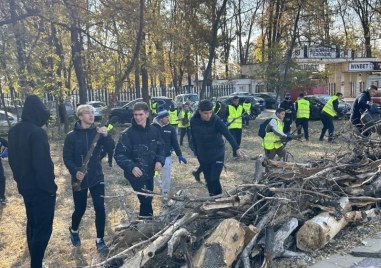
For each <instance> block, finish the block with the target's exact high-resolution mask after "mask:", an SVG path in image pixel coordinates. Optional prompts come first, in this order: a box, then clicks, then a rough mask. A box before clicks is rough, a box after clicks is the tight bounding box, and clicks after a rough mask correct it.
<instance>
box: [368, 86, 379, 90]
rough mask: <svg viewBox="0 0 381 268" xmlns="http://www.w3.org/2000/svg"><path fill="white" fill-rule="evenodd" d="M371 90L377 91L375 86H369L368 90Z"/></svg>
mask: <svg viewBox="0 0 381 268" xmlns="http://www.w3.org/2000/svg"><path fill="white" fill-rule="evenodd" d="M371 89H375V90H378V88H377V86H375V85H371V86H370V87H369V88H368V90H371Z"/></svg>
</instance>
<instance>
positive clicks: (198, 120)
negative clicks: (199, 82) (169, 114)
mask: <svg viewBox="0 0 381 268" xmlns="http://www.w3.org/2000/svg"><path fill="white" fill-rule="evenodd" d="M212 109H213V105H212V103H211V102H210V101H208V100H202V101H201V102H200V103H199V105H198V111H197V113H195V115H194V116H193V117H192V119H191V122H190V125H191V132H192V135H191V140H192V143H191V148H192V149H193V151H194V153H195V155H196V156H197V159H198V161H199V163H200V168H201V170H202V172H203V173H204V177H205V181H206V183H207V186H208V191H209V194H210V195H211V196H213V195H219V194H221V193H222V188H221V184H220V175H221V172H222V168H223V166H224V158H225V145H224V141H223V139H222V136H224V137H225V138H226V139H227V141H228V142H229V143H230V145H231V146H232V148H233V151H234V152H236V154H237V156H238V157H239V158H242V157H243V152H242V151H241V150H240V149H239V147H238V144H237V142H236V141H235V139H234V138H233V136H232V135H231V134H230V132H229V130H228V128H227V127H226V126H225V124H224V123H223V122H222V120H221V119H220V118H219V117H218V116H216V115H215V114H213V112H212Z"/></svg>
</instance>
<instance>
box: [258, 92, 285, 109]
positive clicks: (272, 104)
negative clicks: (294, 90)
mask: <svg viewBox="0 0 381 268" xmlns="http://www.w3.org/2000/svg"><path fill="white" fill-rule="evenodd" d="M253 95H254V96H255V97H260V98H262V99H264V100H265V102H266V108H267V109H276V108H278V105H279V102H278V101H277V100H276V95H275V93H273V92H260V93H254V94H253Z"/></svg>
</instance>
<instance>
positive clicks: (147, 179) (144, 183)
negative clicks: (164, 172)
mask: <svg viewBox="0 0 381 268" xmlns="http://www.w3.org/2000/svg"><path fill="white" fill-rule="evenodd" d="M143 176H144V177H139V178H135V177H133V178H128V181H129V182H130V184H131V186H132V189H134V191H135V192H143V193H144V192H145V191H144V190H148V191H153V174H151V175H150V176H146V175H143ZM138 199H139V202H140V212H139V216H142V217H152V216H153V209H152V197H151V196H145V195H140V194H138Z"/></svg>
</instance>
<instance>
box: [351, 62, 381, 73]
mask: <svg viewBox="0 0 381 268" xmlns="http://www.w3.org/2000/svg"><path fill="white" fill-rule="evenodd" d="M375 64H377V62H374V63H373V62H351V63H349V65H348V71H349V72H359V71H360V72H361V71H365V72H367V71H374V70H376V69H377V68H374V66H375Z"/></svg>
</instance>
